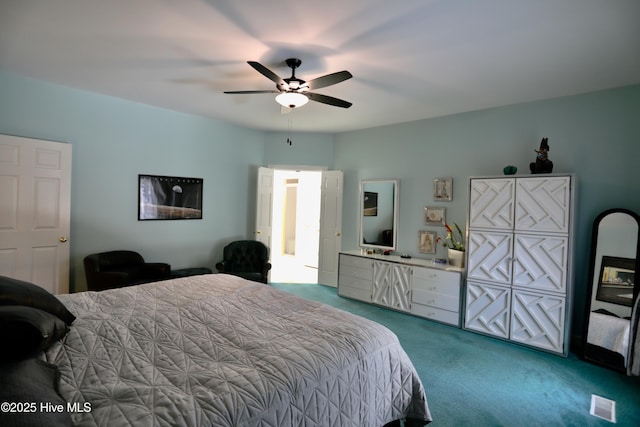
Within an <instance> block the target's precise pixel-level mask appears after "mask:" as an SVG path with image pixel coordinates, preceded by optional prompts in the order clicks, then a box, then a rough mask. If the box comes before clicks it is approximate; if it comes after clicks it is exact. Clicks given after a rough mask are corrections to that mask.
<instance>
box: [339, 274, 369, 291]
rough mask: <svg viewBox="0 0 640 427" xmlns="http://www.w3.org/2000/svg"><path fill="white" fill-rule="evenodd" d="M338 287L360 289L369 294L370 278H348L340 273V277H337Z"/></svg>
mask: <svg viewBox="0 0 640 427" xmlns="http://www.w3.org/2000/svg"><path fill="white" fill-rule="evenodd" d="M338 287H349V288H355V289H362V290H363V291H367V292H369V293H371V289H372V282H371V278H369V279H360V278H359V277H354V276H348V275H346V274H343V273H342V271H341V272H340V276H338Z"/></svg>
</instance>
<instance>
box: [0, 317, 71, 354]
mask: <svg viewBox="0 0 640 427" xmlns="http://www.w3.org/2000/svg"><path fill="white" fill-rule="evenodd" d="M68 331H69V328H68V326H67V324H66V323H65V322H64V321H62V320H61V319H59V318H58V317H56V316H54V315H53V314H50V313H47V312H46V311H43V310H40V309H38V308H33V307H25V306H21V305H5V306H1V307H0V343H2V350H0V359H1V360H5V361H6V360H20V359H25V358H27V357H31V356H34V355H35V354H37V353H38V352H40V351H42V350H46V349H47V348H49V347H50V346H51V345H52V344H53V343H54V342H56V341H58V340H59V339H60V338H62V337H64V336H65V334H66V333H67V332H68Z"/></svg>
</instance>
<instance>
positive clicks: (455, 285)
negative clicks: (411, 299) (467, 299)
mask: <svg viewBox="0 0 640 427" xmlns="http://www.w3.org/2000/svg"><path fill="white" fill-rule="evenodd" d="M412 287H413V291H414V292H415V291H422V292H435V293H438V294H441V295H449V296H451V297H455V298H459V297H460V273H455V272H451V271H440V270H435V269H430V268H415V267H414V269H413V286H412Z"/></svg>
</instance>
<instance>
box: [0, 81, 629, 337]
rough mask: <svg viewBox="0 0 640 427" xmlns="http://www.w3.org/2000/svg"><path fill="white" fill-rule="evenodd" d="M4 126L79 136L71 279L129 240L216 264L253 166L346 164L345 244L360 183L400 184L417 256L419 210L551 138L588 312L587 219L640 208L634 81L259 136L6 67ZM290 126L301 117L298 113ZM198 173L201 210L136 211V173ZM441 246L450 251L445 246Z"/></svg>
mask: <svg viewBox="0 0 640 427" xmlns="http://www.w3.org/2000/svg"><path fill="white" fill-rule="evenodd" d="M0 94H1V95H0V133H3V134H9V135H18V136H25V137H30V138H40V139H48V140H54V141H61V142H67V143H70V144H72V145H73V168H74V169H73V177H72V210H71V212H72V230H71V256H72V260H71V261H72V278H71V279H72V282H71V283H72V289H77V290H82V289H84V287H85V283H84V271H83V268H82V265H81V263H82V258H83V257H84V256H85V255H86V254H88V253H92V252H96V251H102V250H110V249H118V248H129V249H134V250H139V251H140V252H141V253H143V254H144V256H145V257H146V258H147V259H149V260H151V261H166V262H169V263H171V264H172V266H173V267H174V268H184V267H191V266H201V265H203V266H205V265H206V266H210V267H213V264H214V263H215V261H217V260H218V259H219V257H220V255H221V253H222V247H223V246H224V244H226V243H227V242H228V241H230V240H234V239H236V238H246V237H250V236H251V235H252V234H251V233H252V231H253V228H254V227H253V221H254V218H253V216H254V211H255V200H254V194H255V178H256V172H255V170H256V167H257V166H258V165H268V164H275V165H284V164H292V165H310V166H323V167H329V168H334V169H342V170H343V171H344V173H345V196H344V214H343V236H344V237H343V248H344V249H355V248H357V240H358V239H357V232H358V227H359V225H358V197H359V196H358V189H359V181H360V180H361V179H399V180H400V195H399V197H400V207H399V208H400V210H399V212H400V221H399V230H398V250H399V251H400V252H408V253H410V254H412V255H414V256H420V255H422V256H424V255H423V254H418V252H417V245H418V231H419V230H433V231H438V232H440V231H441V230H442V229H441V228H438V227H428V226H425V225H424V221H423V211H424V207H425V206H444V207H446V217H447V220H448V221H449V222H457V223H458V224H460V225H461V226H463V225H464V224H465V222H466V198H467V178H468V177H469V176H480V175H496V174H501V173H502V168H503V167H504V166H505V165H508V164H511V165H515V166H517V167H518V173H519V174H528V164H529V162H531V161H533V160H534V159H535V153H534V151H533V150H534V149H535V148H537V147H538V145H539V143H540V140H541V139H542V138H543V137H548V138H549V144H550V147H551V150H550V152H549V154H550V158H551V160H553V162H554V163H555V168H554V172H572V173H575V174H576V177H577V185H578V187H577V188H578V191H577V209H576V228H577V231H578V233H577V234H576V237H577V239H576V251H575V267H576V275H575V279H576V293H575V308H576V311H575V313H576V314H575V315H574V324H575V325H577V326H576V327H578V326H579V325H580V324H581V322H582V319H581V314H579V313H582V311H583V308H584V292H585V289H586V286H587V284H586V281H587V268H588V254H589V245H590V239H591V235H590V234H591V222H592V221H593V219H594V218H595V217H596V215H597V214H598V213H599V212H601V211H603V210H605V209H608V208H611V207H624V208H627V209H631V210H634V211H636V212H640V197H639V196H640V171H639V168H638V166H637V163H638V160H640V120H638V119H639V116H640V86H632V87H626V88H619V89H613V90H608V91H602V92H594V93H590V94H586V95H580V96H573V97H565V98H559V99H552V100H546V101H540V102H532V103H526V104H519V105H514V106H508V107H503V108H495V109H488V110H482V111H476V112H471V113H464V114H457V115H452V116H446V117H440V118H434V119H429V120H422V121H415V122H408V123H402V124H397V125H391V126H384V127H379V128H372V129H366V130H360V131H354V132H345V133H340V134H336V135H333V134H318V133H299V132H293V133H292V135H291V139H292V140H293V144H292V145H291V146H289V145H288V144H287V143H286V139H287V137H289V136H290V135H289V134H288V133H286V132H261V131H256V130H251V129H247V128H243V127H239V126H234V125H231V124H228V123H224V122H220V121H216V120H212V119H205V118H202V117H196V116H191V115H186V114H182V113H177V112H174V111H169V110H165V109H160V108H155V107H150V106H147V105H142V104H138V103H134V102H130V101H125V100H121V99H116V98H112V97H108V96H104V95H98V94H94V93H88V92H83V91H79V90H74V89H69V88H65V87H61V86H57V85H53V84H48V83H44V82H40V81H36V80H32V79H28V78H24V77H21V76H16V75H13V74H7V73H3V72H0ZM293 127H294V129H295V118H294V122H293ZM140 173H144V174H159V175H177V176H192V177H200V178H203V179H204V193H205V194H204V199H205V201H204V207H203V208H204V218H203V219H202V220H192V221H158V222H155V221H153V222H139V221H137V188H136V186H137V176H138V174H140ZM437 177H453V179H454V185H453V201H451V202H434V201H433V179H434V178H437ZM438 251H439V252H438V254H437V256H442V257H444V252H443V249H442V248H439V249H438Z"/></svg>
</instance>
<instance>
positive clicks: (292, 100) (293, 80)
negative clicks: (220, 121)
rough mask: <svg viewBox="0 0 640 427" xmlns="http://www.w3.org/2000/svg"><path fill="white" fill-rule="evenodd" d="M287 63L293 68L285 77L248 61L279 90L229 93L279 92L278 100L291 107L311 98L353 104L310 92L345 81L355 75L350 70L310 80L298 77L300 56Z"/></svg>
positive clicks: (339, 105)
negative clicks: (297, 70) (297, 69)
mask: <svg viewBox="0 0 640 427" xmlns="http://www.w3.org/2000/svg"><path fill="white" fill-rule="evenodd" d="M285 62H286V64H287V66H288V67H289V68H291V77H289V78H287V79H283V78H281V77H280V76H278V75H277V74H276V73H274V72H273V71H271V70H269V69H268V68H267V67H265V66H264V65H262V64H260V63H259V62H255V61H247V63H248V64H249V65H251V66H252V67H253V68H255V70H256V71H258V72H259V73H260V74H262V75H263V76H265V77H266V78H268V79H269V80H271V81H273V82H274V83H275V84H276V88H277V89H278V90H240V91H228V92H224V93H228V94H241V93H242V94H251V93H277V94H278V95H277V96H276V101H277V102H278V103H279V104H280V105H282V106H284V107H289V108H296V107H301V106H303V105H304V104H306V103H307V102H308V101H309V100H312V101H316V102H321V103H323V104H328V105H333V106H335V107H342V108H349V107H351V105H353V104H352V103H351V102H348V101H344V100H342V99H338V98H334V97H332V96H327V95H322V94H320V93H315V92H310V90H315V89H320V88H323V87H327V86H331V85H334V84H336V83H340V82H343V81H345V80H348V79H350V78H351V77H353V76H352V75H351V73H350V72H348V71H338V72H337V73H332V74H327V75H324V76H321V77H317V78H315V79H313V80H309V81H308V82H306V81H304V80H302V79H299V78H297V77H296V68H298V67H299V66H300V64H302V61H301V60H300V59H298V58H289V59H287V60H286V61H285Z"/></svg>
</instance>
